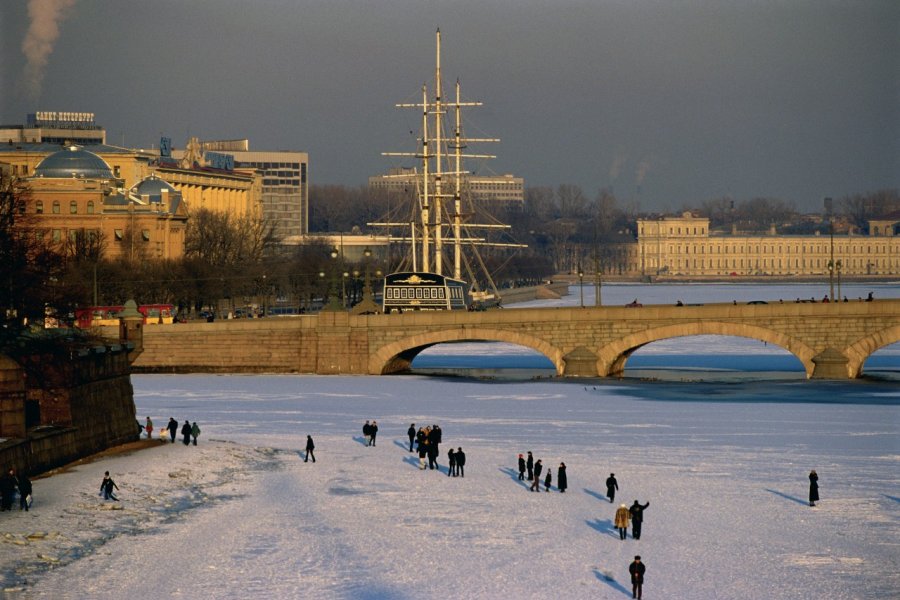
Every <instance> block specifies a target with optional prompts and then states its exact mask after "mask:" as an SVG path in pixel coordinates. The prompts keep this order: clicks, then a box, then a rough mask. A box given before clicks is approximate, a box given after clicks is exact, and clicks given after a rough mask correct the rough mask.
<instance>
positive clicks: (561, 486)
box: [519, 450, 569, 494]
mask: <svg viewBox="0 0 900 600" xmlns="http://www.w3.org/2000/svg"><path fill="white" fill-rule="evenodd" d="M526 471H527V472H528V481H530V482H532V483H531V487H530V488H529V491H532V492H539V491H541V473H543V472H544V463H543V462H542V461H541V459H540V458H539V459H537V461H535V460H534V455H533V454H532V453H531V451H530V450H529V451H528V458H527V459H526V458H525V457H524V456H523V455H521V454H519V481H525V472H526ZM551 485H553V470H552V469H551V468H550V467H548V468H547V473H546V475H544V491H545V492H549V491H550V486H551ZM568 487H569V476H568V475H566V463H564V462H561V463H559V467H558V468H557V469H556V489H558V490H559V492H560V493H561V494H565V493H566V489H567V488H568Z"/></svg>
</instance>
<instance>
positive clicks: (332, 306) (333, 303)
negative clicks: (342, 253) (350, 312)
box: [326, 248, 341, 310]
mask: <svg viewBox="0 0 900 600" xmlns="http://www.w3.org/2000/svg"><path fill="white" fill-rule="evenodd" d="M338 255H339V252H338V249H337V248H332V249H331V260H332V261H337V257H338ZM329 295H330V298H328V307H327V308H326V310H341V304H340V302H339V301H338V287H337V264H336V262H334V263H332V265H331V290H330V292H329Z"/></svg>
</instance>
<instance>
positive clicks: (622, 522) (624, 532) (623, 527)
mask: <svg viewBox="0 0 900 600" xmlns="http://www.w3.org/2000/svg"><path fill="white" fill-rule="evenodd" d="M629 520H631V513H630V512H629V511H628V507H627V506H625V505H624V504H620V505H619V508H618V509H616V518H615V521H614V523H615V526H616V529H618V530H619V539H620V540H624V539H625V538H627V537H628V521H629Z"/></svg>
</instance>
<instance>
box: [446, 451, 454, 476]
mask: <svg viewBox="0 0 900 600" xmlns="http://www.w3.org/2000/svg"><path fill="white" fill-rule="evenodd" d="M447 462H448V463H450V468H449V469H447V477H450V476H451V475H456V452H454V451H453V448H450V450H448V451H447Z"/></svg>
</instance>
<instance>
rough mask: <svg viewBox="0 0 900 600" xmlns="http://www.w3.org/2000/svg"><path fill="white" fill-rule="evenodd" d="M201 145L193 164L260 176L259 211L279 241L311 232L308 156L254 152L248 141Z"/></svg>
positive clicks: (179, 155)
mask: <svg viewBox="0 0 900 600" xmlns="http://www.w3.org/2000/svg"><path fill="white" fill-rule="evenodd" d="M199 146H200V148H199V152H197V153H196V156H195V157H194V159H192V160H191V161H190V162H191V163H195V162H202V164H203V165H205V166H214V167H216V166H218V167H219V170H220V171H227V170H229V169H231V170H233V171H234V172H236V173H237V172H244V173H245V174H246V173H256V174H258V175H259V177H260V179H261V183H260V190H259V193H260V209H261V212H262V216H263V218H265V219H266V220H267V221H269V222H270V223H272V225H274V226H275V230H274V232H275V237H276V239H278V240H279V241H281V240H284V239H285V238H288V237H291V236H301V235H304V234H306V233H308V232H309V184H308V172H309V154H308V153H306V152H287V151H277V152H276V151H272V152H267V151H251V150H250V143H249V141H248V140H221V141H201V142H199ZM190 154H191V149H190V148H186V149H185V150H174V151H173V152H172V156H173V157H174V158H178V159H184V158H185V157H188V156H189V155H190ZM188 203H189V204H190V201H188Z"/></svg>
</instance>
